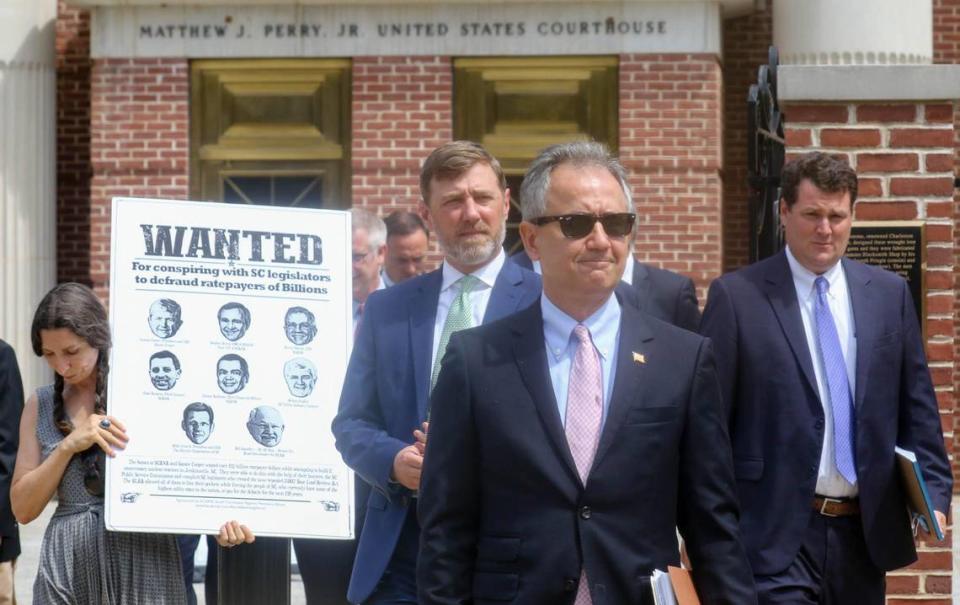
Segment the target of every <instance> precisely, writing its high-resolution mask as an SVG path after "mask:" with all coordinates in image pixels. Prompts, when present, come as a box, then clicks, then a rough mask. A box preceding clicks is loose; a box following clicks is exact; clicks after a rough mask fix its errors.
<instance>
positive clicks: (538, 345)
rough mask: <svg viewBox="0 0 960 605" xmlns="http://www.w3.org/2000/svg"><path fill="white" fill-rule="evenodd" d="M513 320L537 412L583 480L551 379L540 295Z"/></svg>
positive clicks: (519, 362) (522, 369)
mask: <svg viewBox="0 0 960 605" xmlns="http://www.w3.org/2000/svg"><path fill="white" fill-rule="evenodd" d="M511 320H512V329H513V335H514V341H513V352H514V358H515V359H516V361H517V366H518V368H519V369H520V377H521V379H522V380H523V384H524V385H525V386H526V387H527V391H528V392H529V393H530V397H531V398H532V399H533V403H534V405H535V406H536V408H537V414H538V415H539V416H540V421H541V422H542V423H543V427H544V431H545V432H546V433H547V436H548V438H549V440H550V441H551V442H552V444H553V448H554V450H555V451H556V452H557V455H558V456H560V458H561V459H562V460H563V461H564V463H566V465H567V469H568V470H569V471H570V474H571V477H572V478H574V479H575V480H576V481H577V482H579V481H580V475H579V473H578V472H577V465H576V463H575V462H574V461H573V456H572V455H571V454H570V447H569V446H568V445H567V437H566V435H565V434H564V432H563V421H562V420H561V419H560V411H559V410H557V398H556V396H555V395H554V394H553V383H552V382H551V381H550V371H549V369H548V365H547V351H546V347H545V345H544V342H543V315H542V313H541V310H540V299H537V302H536V303H535V304H533V305H531V306H530V307H528V308H527V309H525V310H523V311H521V312H520V313H517V314H516V315H515V316H513V317H512V318H511Z"/></svg>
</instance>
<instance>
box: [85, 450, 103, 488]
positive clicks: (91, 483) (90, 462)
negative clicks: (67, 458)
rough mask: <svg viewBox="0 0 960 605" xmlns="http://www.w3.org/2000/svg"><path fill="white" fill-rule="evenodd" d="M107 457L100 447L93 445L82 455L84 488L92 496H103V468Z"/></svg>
mask: <svg viewBox="0 0 960 605" xmlns="http://www.w3.org/2000/svg"><path fill="white" fill-rule="evenodd" d="M105 460H106V455H105V454H104V453H103V450H102V449H100V446H97V445H92V446H90V447H89V448H87V449H86V450H84V451H83V452H82V453H81V454H80V466H81V467H82V468H83V487H85V488H86V489H87V493H89V494H90V495H91V496H97V497H100V496H103V492H104V491H105V489H104V475H103V466H104V461H105Z"/></svg>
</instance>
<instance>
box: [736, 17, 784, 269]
mask: <svg viewBox="0 0 960 605" xmlns="http://www.w3.org/2000/svg"><path fill="white" fill-rule="evenodd" d="M771 44H773V12H772V10H771V8H770V0H767V1H766V3H765V7H764V9H763V10H759V11H756V12H753V13H751V14H749V15H744V16H742V17H737V18H735V19H726V20H725V21H724V22H723V103H724V113H723V155H724V158H723V269H724V271H731V270H733V269H736V268H738V267H742V266H743V265H746V264H747V261H748V260H749V257H750V240H749V231H750V218H749V215H748V214H747V199H748V197H747V196H748V194H749V191H748V189H747V92H748V91H749V90H750V85H751V84H755V83H756V82H757V70H758V69H759V67H760V66H761V65H765V64H766V63H767V49H768V48H769V47H770V45H771ZM788 117H789V116H788Z"/></svg>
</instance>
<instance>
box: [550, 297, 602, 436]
mask: <svg viewBox="0 0 960 605" xmlns="http://www.w3.org/2000/svg"><path fill="white" fill-rule="evenodd" d="M540 310H541V312H542V313H543V339H544V342H545V344H546V347H547V366H548V367H549V369H550V382H551V383H553V394H554V395H555V396H556V398H557V410H558V411H559V412H560V420H561V421H562V422H563V424H564V426H566V424H567V383H568V381H569V379H570V367H571V366H572V365H573V358H574V356H575V355H576V354H577V346H578V344H577V342H578V341H577V337H576V336H574V335H573V329H574V328H575V327H577V323H581V322H577V320H576V319H574V318H572V317H570V316H569V315H567V314H566V313H564V312H563V311H561V310H560V309H559V308H558V307H557V306H556V305H554V304H553V303H552V302H550V299H549V298H548V297H547V295H546V294H544V295H543V296H541V297H540ZM582 323H583V325H585V326H586V327H587V329H588V330H590V338H591V339H592V340H593V346H594V347H596V349H597V353H599V354H600V370H601V372H603V380H602V382H603V420H602V421H601V430H602V429H603V425H604V424H606V422H607V412H608V410H609V409H610V393H611V391H612V390H613V380H614V378H615V377H616V376H615V375H616V370H617V343H619V341H620V302H619V301H617V297H616V296H614V295H613V294H611V295H610V298H608V299H607V302H605V303H604V304H603V306H602V307H600V308H599V309H597V310H596V311H595V312H594V314H593V315H591V316H590V317H588V318H587V319H586V320H584V321H583V322H582Z"/></svg>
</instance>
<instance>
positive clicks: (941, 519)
mask: <svg viewBox="0 0 960 605" xmlns="http://www.w3.org/2000/svg"><path fill="white" fill-rule="evenodd" d="M933 516H934V517H936V518H937V523H939V524H940V529H942V530H943V533H944V534H946V533H947V516H946V515H945V514H943V513H941V512H940V511H938V510H935V511H933ZM930 529H931V530H932V529H933V528H932V527H931V528H930ZM930 535H932V536H936V532H933V531H931V532H930Z"/></svg>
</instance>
